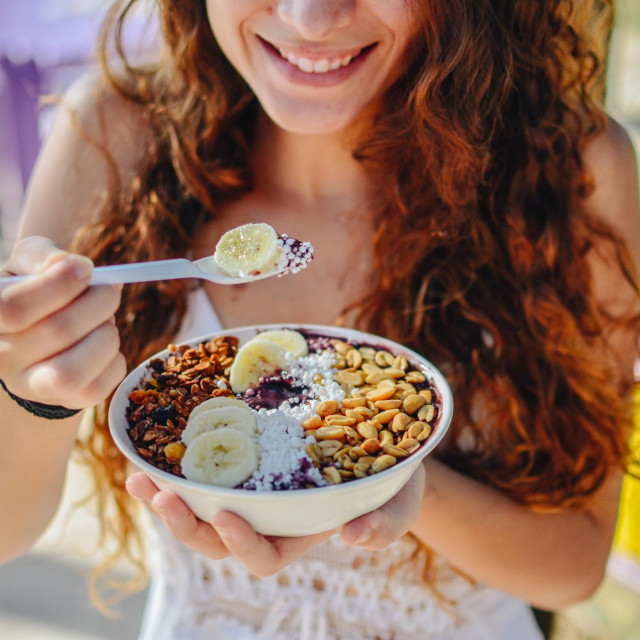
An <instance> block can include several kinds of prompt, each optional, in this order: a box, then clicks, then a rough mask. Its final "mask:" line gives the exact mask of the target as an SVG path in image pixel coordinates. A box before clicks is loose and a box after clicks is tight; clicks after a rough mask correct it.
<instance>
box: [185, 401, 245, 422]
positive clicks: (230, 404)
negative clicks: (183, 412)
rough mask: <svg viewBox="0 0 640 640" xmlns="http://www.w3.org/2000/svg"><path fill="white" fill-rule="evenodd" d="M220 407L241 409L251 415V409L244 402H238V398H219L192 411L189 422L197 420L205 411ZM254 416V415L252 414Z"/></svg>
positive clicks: (206, 402) (205, 402) (201, 404)
mask: <svg viewBox="0 0 640 640" xmlns="http://www.w3.org/2000/svg"><path fill="white" fill-rule="evenodd" d="M220 407H240V408H241V409H244V410H245V411H248V412H249V413H251V411H252V409H251V407H250V406H249V405H248V404H247V403H246V402H243V401H242V400H238V398H230V397H229V396H218V397H217V398H209V399H208V400H205V401H204V402H202V403H200V404H199V405H198V406H197V407H195V408H194V409H192V410H191V413H190V414H189V420H191V419H193V418H195V417H196V416H197V415H199V414H200V413H204V412H205V411H211V409H218V408H220ZM252 415H253V414H252Z"/></svg>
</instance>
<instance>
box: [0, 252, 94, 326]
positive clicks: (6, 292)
mask: <svg viewBox="0 0 640 640" xmlns="http://www.w3.org/2000/svg"><path fill="white" fill-rule="evenodd" d="M91 269H92V266H91V262H90V261H89V260H88V259H86V258H83V257H81V256H72V255H65V256H63V257H60V258H59V259H57V260H55V261H54V262H53V264H50V265H49V266H47V267H46V268H44V270H43V271H42V272H40V273H38V274H36V275H34V277H33V278H29V279H28V280H24V281H22V282H18V283H16V284H12V285H10V286H7V287H5V288H3V289H2V290H0V333H18V332H20V331H23V330H25V329H27V328H28V327H30V326H32V325H34V324H36V323H37V322H39V321H40V320H42V319H44V318H46V317H47V316H49V315H51V314H52V313H54V312H56V311H59V310H60V309H62V308H64V307H66V306H67V305H68V304H70V303H71V302H72V301H73V300H75V299H76V298H77V297H78V296H79V295H80V294H81V293H82V292H83V291H84V290H85V289H86V288H87V287H88V285H89V279H90V277H91Z"/></svg>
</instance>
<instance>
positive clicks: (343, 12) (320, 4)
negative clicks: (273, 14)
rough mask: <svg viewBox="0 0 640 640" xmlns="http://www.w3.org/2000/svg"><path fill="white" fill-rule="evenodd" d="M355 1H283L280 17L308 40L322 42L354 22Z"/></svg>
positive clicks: (280, 6) (281, 2)
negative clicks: (332, 33)
mask: <svg viewBox="0 0 640 640" xmlns="http://www.w3.org/2000/svg"><path fill="white" fill-rule="evenodd" d="M354 6H355V1H354V0H326V1H321V0H281V1H280V2H278V11H277V13H278V17H279V18H280V19H281V20H282V21H283V22H286V23H287V24H289V25H291V26H292V27H293V28H294V29H295V30H296V31H297V32H298V33H299V34H300V35H301V36H302V37H304V38H306V39H307V40H321V39H322V38H325V37H326V36H328V35H329V34H330V33H331V32H332V31H337V30H338V29H342V28H344V27H346V26H348V25H349V24H350V23H351V21H352V20H353V14H354Z"/></svg>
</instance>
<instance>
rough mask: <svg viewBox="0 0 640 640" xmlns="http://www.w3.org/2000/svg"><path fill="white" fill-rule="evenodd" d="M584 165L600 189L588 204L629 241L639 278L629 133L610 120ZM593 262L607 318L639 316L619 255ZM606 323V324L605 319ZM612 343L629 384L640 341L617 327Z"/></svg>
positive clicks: (598, 256) (639, 215)
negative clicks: (618, 258)
mask: <svg viewBox="0 0 640 640" xmlns="http://www.w3.org/2000/svg"><path fill="white" fill-rule="evenodd" d="M584 160H585V163H586V165H587V169H588V170H589V171H590V172H591V174H592V175H593V178H594V180H595V187H596V188H595V191H594V193H593V194H592V195H591V196H590V198H589V199H588V200H587V201H586V203H585V205H586V206H587V207H588V209H589V211H590V212H591V213H592V214H593V215H595V216H597V217H599V218H601V219H602V220H604V221H605V222H607V223H608V224H609V225H610V226H611V227H612V228H613V230H614V231H615V232H617V234H618V235H619V236H620V237H621V238H622V239H623V240H624V241H625V242H626V244H627V247H628V248H629V252H630V255H631V259H632V260H634V261H635V272H636V274H640V204H639V197H638V166H637V163H636V154H635V151H634V148H633V144H632V142H631V139H630V137H629V134H628V133H627V132H626V130H625V129H624V128H623V127H622V126H621V125H619V124H618V123H617V122H615V121H614V120H609V124H608V127H607V129H606V130H605V131H604V132H603V133H602V134H601V135H600V136H599V137H598V138H596V139H594V140H593V141H592V142H591V144H590V145H589V147H588V148H587V149H586V152H585V155H584ZM590 263H591V267H592V274H593V281H594V292H595V295H596V298H597V300H598V301H599V303H600V304H601V305H602V307H603V308H604V309H606V311H607V315H610V316H613V317H615V316H618V315H620V316H623V317H631V316H633V315H636V314H638V313H640V300H638V295H637V291H636V289H635V287H634V286H632V285H631V284H630V283H629V282H628V281H627V280H626V278H625V277H624V275H623V273H622V271H621V269H620V268H619V267H618V262H617V258H616V256H615V254H614V253H613V252H611V251H610V250H606V249H603V250H596V251H592V252H591V254H590ZM632 268H633V265H632ZM603 322H604V323H605V324H606V323H607V322H608V321H607V320H606V319H603ZM610 341H611V344H612V345H613V346H614V348H615V351H616V355H617V361H618V370H619V372H620V375H621V376H622V377H623V378H624V379H628V380H631V379H632V374H633V363H634V360H635V358H636V357H637V355H638V350H637V348H638V336H637V335H636V334H635V332H634V331H631V330H627V329H624V328H618V329H616V330H615V331H614V332H613V334H612V335H611V336H610Z"/></svg>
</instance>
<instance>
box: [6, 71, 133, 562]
mask: <svg viewBox="0 0 640 640" xmlns="http://www.w3.org/2000/svg"><path fill="white" fill-rule="evenodd" d="M110 101H111V104H108V102H109V101H107V102H105V105H104V114H105V115H106V116H111V117H113V118H114V120H113V123H112V130H113V131H114V132H115V133H114V134H111V133H107V132H106V131H105V130H104V129H103V128H101V126H100V123H101V119H100V118H99V117H98V116H97V115H96V114H97V106H96V105H97V103H96V94H95V83H93V82H91V83H86V82H83V83H81V84H79V85H76V86H75V87H74V88H73V89H72V91H71V92H70V93H69V94H68V95H67V97H66V104H65V106H63V107H62V108H61V109H60V110H59V115H58V117H57V118H56V122H55V125H54V127H53V130H52V132H51V134H50V136H49V137H48V139H47V142H46V143H45V145H44V148H43V150H42V153H41V155H40V157H39V160H38V162H37V165H36V167H35V170H34V174H33V177H32V180H31V183H30V186H29V189H28V194H27V198H26V202H25V207H24V212H23V219H22V225H21V237H22V238H23V240H21V241H20V242H18V243H17V244H16V246H15V247H14V250H13V252H12V255H11V258H10V260H9V263H8V264H7V265H6V267H5V269H6V270H7V271H9V272H12V273H21V274H34V275H33V277H32V278H31V279H30V281H27V282H23V283H20V284H15V285H11V286H10V287H6V288H4V289H3V290H1V291H0V379H2V380H3V381H4V382H5V384H6V386H7V388H8V389H10V390H11V392H12V393H13V394H15V395H17V396H20V397H23V398H26V399H28V400H34V401H39V402H44V403H47V404H60V405H63V406H66V407H70V408H84V407H91V406H94V405H95V404H97V403H99V402H101V401H102V400H103V399H104V398H106V397H107V396H108V394H109V393H110V391H111V390H112V389H113V388H114V387H115V386H116V385H117V384H118V382H119V381H120V380H121V379H122V377H123V376H124V374H125V370H126V367H125V362H124V357H123V356H122V354H121V353H120V351H119V336H118V331H117V329H116V327H115V322H114V319H113V318H114V314H115V312H116V309H117V308H118V305H119V301H120V287H89V286H88V282H89V277H90V273H91V263H90V261H88V260H86V259H84V258H80V257H79V256H73V255H71V254H69V253H68V252H66V251H64V250H62V249H60V248H58V247H62V248H64V247H68V245H69V242H70V240H71V238H72V236H73V233H74V232H75V230H76V229H77V228H78V227H79V226H81V225H82V224H84V223H85V222H86V221H87V218H88V216H89V215H91V212H92V208H95V207H96V205H97V203H98V202H99V201H100V198H101V196H102V195H103V193H104V191H105V190H106V189H107V188H108V185H109V179H110V174H109V169H108V164H107V162H106V161H105V158H104V156H103V155H102V154H101V153H100V152H99V151H98V150H97V149H96V148H95V147H94V146H92V145H90V144H88V143H87V141H86V139H85V135H87V134H88V135H92V136H95V137H97V138H98V139H99V140H100V141H101V142H102V144H104V145H105V146H106V147H107V148H110V149H111V150H112V151H113V152H115V153H114V155H119V156H120V159H121V160H122V162H124V163H125V164H124V165H123V166H125V167H126V162H125V160H126V161H131V159H132V158H134V157H135V153H136V149H135V148H134V149H131V148H130V149H128V151H127V149H126V147H125V146H124V144H123V141H124V140H129V141H130V140H135V139H136V137H135V136H133V134H132V133H131V131H129V133H128V135H124V132H123V131H122V130H123V129H124V128H128V129H130V130H132V129H133V128H134V125H133V123H132V122H130V121H128V120H124V124H123V121H122V120H121V118H120V117H119V116H121V115H126V113H127V112H126V111H125V110H123V109H117V108H115V105H114V104H113V99H110ZM70 109H72V110H73V111H74V112H75V115H73V116H72V115H71V111H70ZM107 120H108V118H105V119H104V121H105V122H106V121H107ZM137 139H139V135H137ZM112 141H115V142H112ZM116 160H118V158H116ZM27 236H29V237H27ZM43 265H47V266H46V267H44V266H43ZM79 420H80V418H79V416H74V417H72V418H68V419H65V420H61V421H55V422H50V421H47V420H44V419H42V418H36V417H35V416H33V415H31V414H30V413H28V412H27V411H25V410H24V409H22V408H21V407H19V406H18V405H17V404H16V403H15V402H14V401H13V400H11V399H10V398H9V396H8V395H7V394H6V393H4V391H0V438H1V442H2V449H1V450H0V460H1V462H2V463H1V464H0V493H1V495H2V514H3V517H2V519H1V524H0V562H3V561H6V560H8V559H10V558H12V557H15V556H16V555H18V554H20V553H22V552H24V551H26V550H27V549H29V547H30V546H31V545H32V544H33V543H34V542H35V541H36V540H37V538H38V536H39V535H40V534H41V533H42V531H43V530H44V528H45V527H46V526H47V524H48V523H49V521H50V519H51V517H52V516H53V514H54V512H55V509H56V507H57V504H58V501H59V498H60V494H61V490H62V484H63V480H64V475H65V469H66V464H67V460H68V456H69V453H70V451H71V449H72V447H73V444H74V441H75V435H76V431H77V427H78V424H79Z"/></svg>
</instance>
